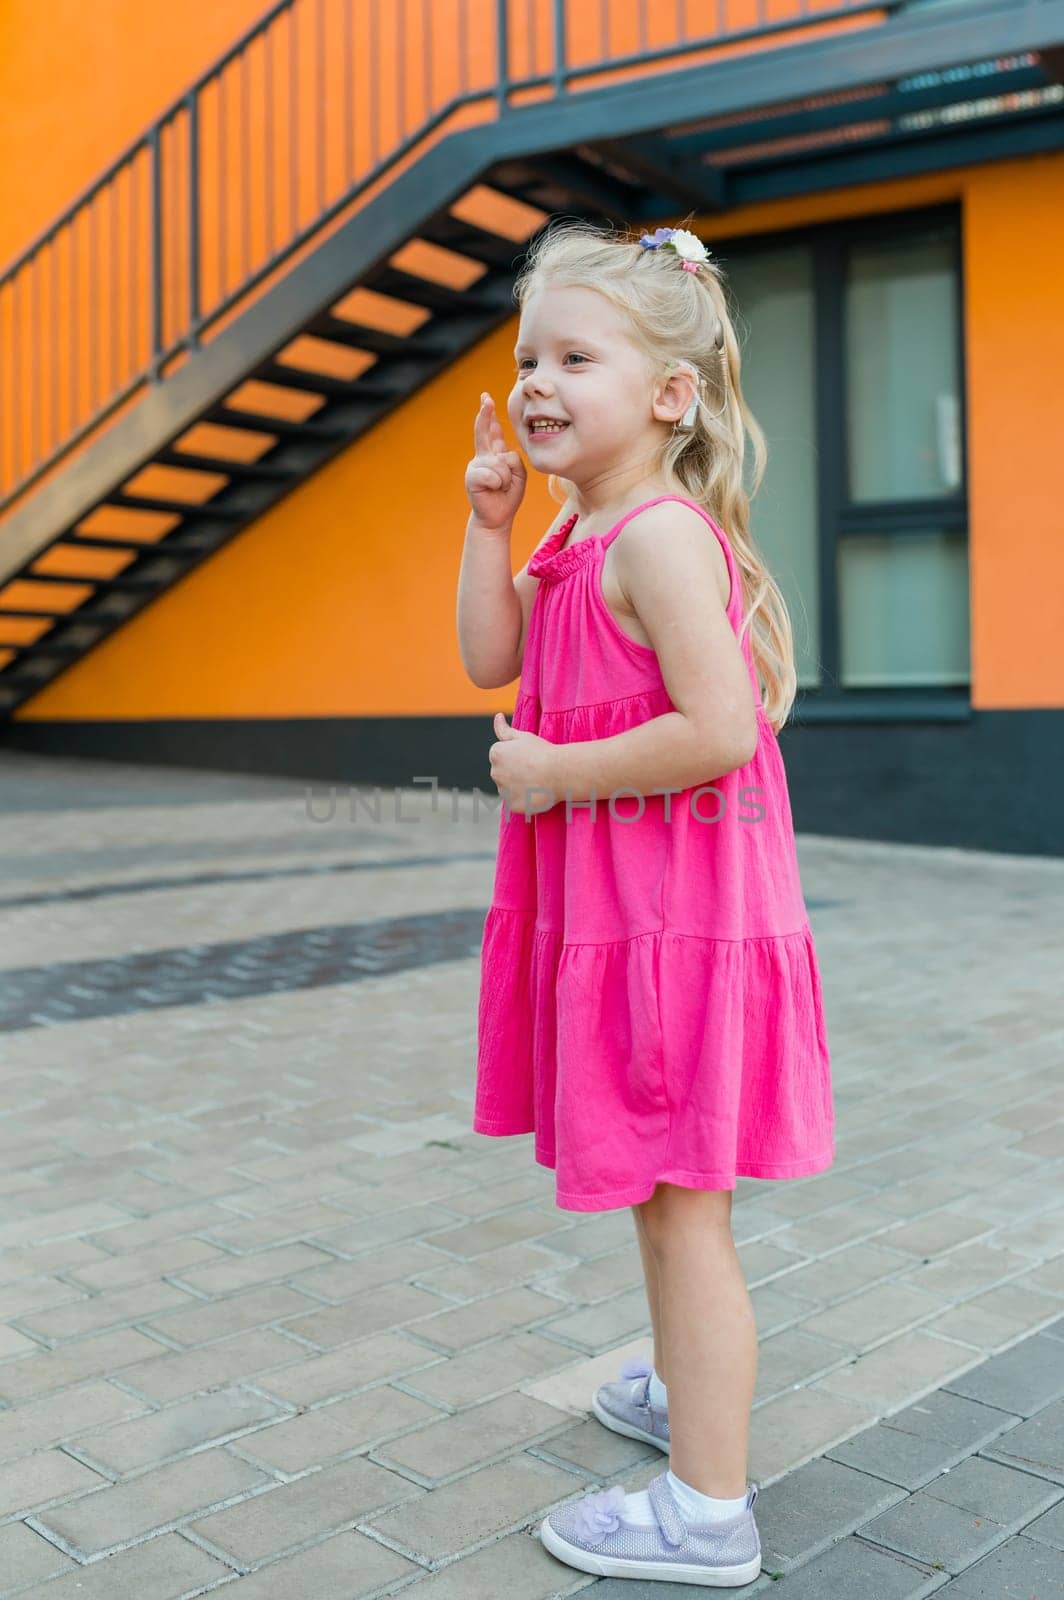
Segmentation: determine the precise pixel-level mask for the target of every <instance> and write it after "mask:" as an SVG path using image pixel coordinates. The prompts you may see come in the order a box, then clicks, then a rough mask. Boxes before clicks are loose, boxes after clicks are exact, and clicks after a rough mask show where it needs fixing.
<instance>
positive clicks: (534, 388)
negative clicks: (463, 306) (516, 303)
mask: <svg viewBox="0 0 1064 1600" xmlns="http://www.w3.org/2000/svg"><path fill="white" fill-rule="evenodd" d="M514 362H515V370H516V376H515V380H514V386H513V388H512V390H511V391H510V397H509V400H508V401H507V412H508V414H509V418H510V421H511V423H512V424H513V429H514V432H515V434H516V435H517V439H518V442H519V443H520V445H521V447H522V449H523V450H524V451H525V453H526V454H527V456H528V458H529V460H530V461H531V462H532V464H533V466H535V467H537V468H538V469H539V470H540V471H541V472H545V473H547V472H556V473H558V474H559V475H560V476H561V477H563V478H569V479H571V480H572V481H573V482H574V483H576V484H578V485H579V484H582V483H585V482H588V481H591V480H593V479H595V478H596V477H597V476H598V475H599V474H600V473H601V472H603V471H604V470H609V469H610V468H612V467H614V466H615V465H616V464H617V463H618V462H623V461H626V460H631V459H632V455H633V452H636V453H638V454H639V455H645V454H646V452H647V451H648V450H649V449H651V448H652V447H653V446H654V445H655V444H656V443H657V438H656V435H657V434H658V433H659V432H662V431H667V426H666V425H665V424H664V423H662V422H656V421H655V419H654V416H653V412H652V409H651V403H652V399H653V393H652V391H653V387H654V386H653V382H652V378H651V375H650V373H649V371H648V366H647V362H646V358H645V357H644V356H643V354H642V352H641V351H640V350H638V349H636V347H635V345H634V344H632V342H631V341H630V339H629V338H628V337H627V335H626V333H625V329H624V321H623V317H622V314H621V312H620V311H618V309H617V308H616V307H615V306H613V305H612V304H611V303H610V302H609V301H608V300H607V299H606V298H605V297H604V296H603V295H600V294H596V293H595V291H594V290H593V289H573V288H547V289H540V290H537V291H535V292H534V293H533V294H531V295H530V296H529V298H528V300H527V301H526V302H525V305H524V307H523V309H522V312H521V326H520V332H519V334H518V342H517V345H516V347H515V350H514ZM537 416H541V417H550V418H555V419H557V420H558V421H559V422H562V423H564V424H565V426H564V427H562V429H561V430H560V432H559V431H551V432H548V433H539V432H535V431H533V429H532V427H531V420H532V419H533V418H534V417H537Z"/></svg>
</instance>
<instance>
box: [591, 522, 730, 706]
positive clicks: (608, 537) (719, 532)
mask: <svg viewBox="0 0 1064 1600" xmlns="http://www.w3.org/2000/svg"><path fill="white" fill-rule="evenodd" d="M663 500H679V502H680V503H681V505H685V506H690V507H691V509H692V511H697V512H698V514H699V516H700V517H702V518H703V519H704V520H705V521H706V522H708V523H709V526H710V527H711V528H712V529H713V532H714V533H715V534H716V536H717V538H718V540H719V541H720V546H721V549H722V550H723V551H724V559H725V561H726V562H727V564H728V573H729V576H730V577H731V594H730V596H729V597H728V609H727V613H726V615H727V617H728V621H729V622H730V623H731V625H732V628H733V629H734V631H735V634H736V636H737V637H738V635H739V632H740V630H741V627H742V621H743V586H742V579H741V578H740V576H739V563H738V562H737V561H736V559H735V555H734V552H733V551H732V547H731V544H730V543H729V541H728V536H727V534H726V533H725V532H724V530H723V528H720V527H718V525H717V523H716V522H714V520H713V518H712V517H711V516H710V514H709V512H708V511H707V510H706V508H705V506H700V505H699V503H698V501H697V500H689V499H688V498H687V497H686V495H682V494H659V495H658V496H657V498H656V499H654V500H645V501H644V502H643V504H642V505H641V506H633V507H632V509H631V511H626V512H625V514H624V516H623V517H622V518H621V520H620V521H619V522H618V523H617V524H616V525H615V526H614V527H612V528H611V529H610V531H609V533H607V534H604V535H603V538H602V541H601V542H602V547H603V549H605V548H606V547H607V546H608V545H610V544H612V542H613V540H614V539H616V537H617V535H618V534H619V533H620V531H621V529H622V528H623V527H624V526H625V524H626V523H627V522H630V521H631V520H632V518H633V517H635V516H638V514H639V512H640V511H646V510H647V509H648V507H650V506H656V505H660V503H661V502H662V501H663ZM741 648H742V652H743V657H744V659H745V661H746V670H747V672H748V673H749V676H750V682H751V685H752V686H753V690H754V698H755V700H756V701H757V703H758V704H759V705H760V703H761V691H760V687H759V685H758V679H757V669H756V668H755V666H754V659H753V651H752V647H751V644H750V638H749V634H746V635H744V636H743V638H742V643H741Z"/></svg>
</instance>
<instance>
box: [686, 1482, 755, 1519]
mask: <svg viewBox="0 0 1064 1600" xmlns="http://www.w3.org/2000/svg"><path fill="white" fill-rule="evenodd" d="M669 1488H670V1489H671V1490H672V1492H673V1497H674V1498H675V1500H676V1504H677V1505H678V1506H679V1508H680V1515H681V1516H682V1517H683V1520H684V1521H685V1522H688V1523H690V1522H727V1521H728V1519H729V1518H730V1517H735V1516H738V1514H739V1512H740V1511H741V1510H742V1509H743V1507H744V1506H745V1505H746V1499H747V1496H746V1494H741V1495H740V1496H739V1497H738V1499H737V1500H718V1499H717V1498H716V1497H715V1496H714V1495H711V1494H700V1493H699V1491H698V1490H697V1489H692V1487H691V1485H690V1484H689V1483H684V1482H683V1480H682V1479H681V1478H678V1477H677V1476H676V1474H675V1473H674V1472H673V1471H672V1470H671V1469H670V1471H669Z"/></svg>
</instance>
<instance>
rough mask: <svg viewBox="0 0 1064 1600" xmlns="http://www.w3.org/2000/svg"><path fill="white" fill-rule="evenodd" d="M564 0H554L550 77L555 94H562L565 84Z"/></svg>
mask: <svg viewBox="0 0 1064 1600" xmlns="http://www.w3.org/2000/svg"><path fill="white" fill-rule="evenodd" d="M565 68H566V48H565V0H554V72H553V73H552V79H553V83H554V92H555V94H564V92H565V84H566V75H565Z"/></svg>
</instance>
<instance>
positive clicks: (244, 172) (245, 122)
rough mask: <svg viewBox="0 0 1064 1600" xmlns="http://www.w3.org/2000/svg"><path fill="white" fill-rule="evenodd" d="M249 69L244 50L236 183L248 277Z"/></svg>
mask: <svg viewBox="0 0 1064 1600" xmlns="http://www.w3.org/2000/svg"><path fill="white" fill-rule="evenodd" d="M250 77H251V73H250V69H249V66H248V52H247V51H246V50H245V51H244V53H243V54H242V55H241V57H240V137H241V148H242V150H243V165H242V167H241V170H240V174H239V177H238V182H239V184H240V187H241V189H242V190H243V197H244V205H243V211H242V216H241V225H240V233H241V240H240V259H241V261H242V262H243V265H244V276H245V278H246V277H248V275H249V274H250V271H251V104H250V102H251V86H250Z"/></svg>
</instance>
